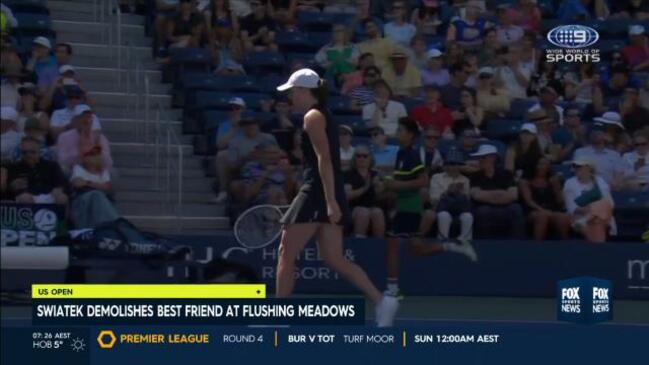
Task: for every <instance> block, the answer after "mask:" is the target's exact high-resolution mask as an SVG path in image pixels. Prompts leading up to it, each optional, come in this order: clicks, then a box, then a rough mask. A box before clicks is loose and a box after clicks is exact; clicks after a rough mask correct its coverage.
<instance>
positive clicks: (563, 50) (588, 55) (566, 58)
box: [546, 24, 600, 62]
mask: <svg viewBox="0 0 649 365" xmlns="http://www.w3.org/2000/svg"><path fill="white" fill-rule="evenodd" d="M547 39H548V42H550V43H551V44H553V45H554V46H556V47H558V49H551V48H549V49H548V50H547V53H546V59H547V61H548V62H599V61H600V55H599V49H588V48H587V47H589V46H592V45H593V44H595V43H597V41H598V40H599V33H597V31H596V30H595V29H593V28H591V27H587V26H584V25H575V24H570V25H561V26H558V27H556V28H554V29H552V30H550V32H548V36H547Z"/></svg>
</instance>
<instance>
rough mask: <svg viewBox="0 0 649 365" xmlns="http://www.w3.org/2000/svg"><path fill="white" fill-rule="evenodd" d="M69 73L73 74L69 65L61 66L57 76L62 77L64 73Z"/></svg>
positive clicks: (72, 69)
mask: <svg viewBox="0 0 649 365" xmlns="http://www.w3.org/2000/svg"><path fill="white" fill-rule="evenodd" d="M70 71H72V72H74V67H72V66H70V65H63V66H61V67H59V74H61V75H63V74H64V73H66V72H70Z"/></svg>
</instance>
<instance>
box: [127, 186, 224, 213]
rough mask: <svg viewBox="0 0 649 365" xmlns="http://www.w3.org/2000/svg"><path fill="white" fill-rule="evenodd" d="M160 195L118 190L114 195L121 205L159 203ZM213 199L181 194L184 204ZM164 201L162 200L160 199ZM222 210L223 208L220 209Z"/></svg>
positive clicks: (151, 192) (201, 194)
mask: <svg viewBox="0 0 649 365" xmlns="http://www.w3.org/2000/svg"><path fill="white" fill-rule="evenodd" d="M162 195H163V194H162V193H160V192H155V191H141V190H120V191H118V192H117V193H116V196H115V197H116V200H117V201H118V202H123V203H138V202H142V203H147V202H155V201H160V199H161V197H162ZM213 198H214V194H211V193H202V192H194V191H185V192H183V203H184V204H206V203H207V202H209V201H210V199H213ZM162 199H164V198H162ZM221 209H223V208H221Z"/></svg>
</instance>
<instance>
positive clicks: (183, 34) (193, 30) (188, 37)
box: [166, 0, 203, 48]
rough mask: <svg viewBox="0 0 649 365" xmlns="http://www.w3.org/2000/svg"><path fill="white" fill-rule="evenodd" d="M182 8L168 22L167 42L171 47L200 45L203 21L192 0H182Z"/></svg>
mask: <svg viewBox="0 0 649 365" xmlns="http://www.w3.org/2000/svg"><path fill="white" fill-rule="evenodd" d="M179 2H180V10H179V11H178V14H176V15H175V16H174V17H173V18H172V19H171V20H170V21H169V22H168V23H167V33H166V34H167V42H168V43H169V47H170V48H191V47H200V46H201V45H202V44H201V43H202V42H201V38H202V35H203V21H202V19H201V17H200V14H198V13H197V12H196V11H195V10H196V9H195V7H194V2H193V1H192V0H180V1H179Z"/></svg>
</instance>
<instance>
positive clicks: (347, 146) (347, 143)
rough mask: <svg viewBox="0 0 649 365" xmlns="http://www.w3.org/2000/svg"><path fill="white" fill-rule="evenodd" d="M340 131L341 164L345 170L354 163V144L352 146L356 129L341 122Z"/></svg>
mask: <svg viewBox="0 0 649 365" xmlns="http://www.w3.org/2000/svg"><path fill="white" fill-rule="evenodd" d="M338 133H339V136H340V166H341V168H342V169H343V171H347V170H349V167H350V166H351V164H352V157H353V155H354V146H352V137H353V136H354V131H353V130H352V127H350V126H348V125H346V124H341V125H340V127H339V128H338Z"/></svg>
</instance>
